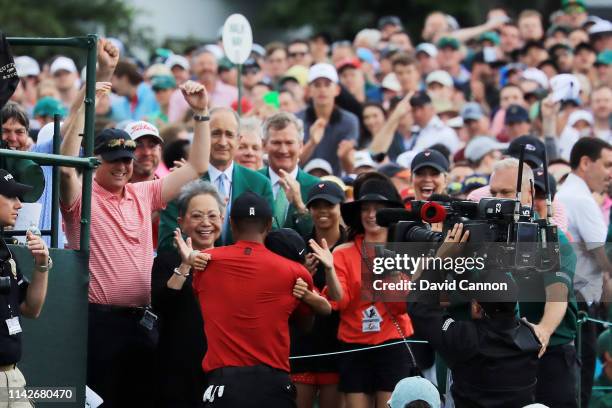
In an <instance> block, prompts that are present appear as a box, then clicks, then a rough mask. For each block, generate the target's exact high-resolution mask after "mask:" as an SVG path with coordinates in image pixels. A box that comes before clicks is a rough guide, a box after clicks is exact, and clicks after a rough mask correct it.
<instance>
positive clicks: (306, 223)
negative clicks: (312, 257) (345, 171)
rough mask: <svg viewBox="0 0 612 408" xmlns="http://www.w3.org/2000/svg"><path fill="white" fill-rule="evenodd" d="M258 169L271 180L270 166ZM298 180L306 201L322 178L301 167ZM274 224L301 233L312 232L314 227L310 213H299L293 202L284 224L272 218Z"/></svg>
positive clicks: (276, 226) (275, 226) (303, 198)
mask: <svg viewBox="0 0 612 408" xmlns="http://www.w3.org/2000/svg"><path fill="white" fill-rule="evenodd" d="M258 171H259V173H261V174H263V175H264V176H266V177H267V178H268V180H270V171H269V167H268V166H266V167H264V168H263V169H259V170H258ZM296 180H297V182H298V183H300V193H301V194H302V200H303V201H304V203H306V199H307V197H308V193H309V192H310V190H311V189H312V188H313V187H314V186H315V185H316V184H317V183H318V182H320V181H321V180H320V179H319V178H318V177H315V176H311V175H310V174H308V173H306V172H305V171H303V170H302V169H299V168H298V174H297V177H296ZM272 208H274V207H272ZM272 226H273V227H274V228H291V229H294V230H296V231H297V232H299V233H307V232H310V231H312V228H313V225H312V218H311V217H310V214H309V213H306V214H303V215H300V214H298V213H297V209H296V208H295V207H294V206H293V204H290V205H289V209H288V210H287V218H286V219H285V223H284V225H279V223H278V221H277V220H276V219H274V220H272Z"/></svg>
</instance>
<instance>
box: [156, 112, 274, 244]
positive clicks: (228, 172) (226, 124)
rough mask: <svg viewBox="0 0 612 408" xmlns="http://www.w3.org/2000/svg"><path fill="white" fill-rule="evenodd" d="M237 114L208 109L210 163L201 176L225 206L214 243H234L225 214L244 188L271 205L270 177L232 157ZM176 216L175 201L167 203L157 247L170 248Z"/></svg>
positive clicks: (236, 137)
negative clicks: (218, 195)
mask: <svg viewBox="0 0 612 408" xmlns="http://www.w3.org/2000/svg"><path fill="white" fill-rule="evenodd" d="M238 133H239V117H238V115H237V114H236V112H234V111H233V110H231V109H229V108H215V109H212V110H211V112H210V165H209V166H208V172H206V173H205V174H204V176H202V179H203V180H206V181H210V182H211V183H212V184H213V185H214V186H215V187H217V190H218V191H219V194H221V197H222V198H225V200H226V202H227V204H228V205H227V208H226V211H225V217H224V222H223V229H222V232H221V238H220V239H219V240H218V241H217V242H216V243H215V245H216V246H220V245H229V244H233V243H234V240H233V238H232V233H231V230H230V228H229V218H228V216H227V214H229V211H230V210H231V206H232V203H233V202H234V201H235V200H236V198H238V197H239V196H240V195H241V194H242V193H244V192H245V191H252V192H254V193H257V194H259V195H260V196H262V197H264V198H265V199H266V200H267V201H268V203H269V204H270V205H271V206H272V205H273V203H274V199H273V197H272V188H271V186H270V181H269V180H268V179H266V177H264V176H262V175H261V174H259V173H257V172H256V171H253V170H250V169H247V168H246V167H243V166H241V165H239V164H238V163H236V162H235V161H234V155H235V153H236V148H237V146H238ZM177 217H178V207H177V203H176V201H172V202H170V203H168V206H167V207H166V209H165V210H163V211H162V212H161V215H160V221H159V244H158V250H162V249H171V248H173V239H174V238H173V236H174V235H173V234H174V230H175V229H176V227H178V223H177Z"/></svg>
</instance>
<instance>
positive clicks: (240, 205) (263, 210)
mask: <svg viewBox="0 0 612 408" xmlns="http://www.w3.org/2000/svg"><path fill="white" fill-rule="evenodd" d="M230 217H232V218H271V217H272V209H271V208H270V204H268V202H267V201H266V200H265V199H264V198H263V197H262V196H260V195H258V194H255V193H253V192H252V191H246V192H244V193H242V194H240V196H238V198H236V200H235V201H234V202H233V203H232V210H231V212H230Z"/></svg>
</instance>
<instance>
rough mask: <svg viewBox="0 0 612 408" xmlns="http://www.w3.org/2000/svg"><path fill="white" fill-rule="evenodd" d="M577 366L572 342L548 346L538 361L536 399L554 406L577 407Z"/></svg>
mask: <svg viewBox="0 0 612 408" xmlns="http://www.w3.org/2000/svg"><path fill="white" fill-rule="evenodd" d="M577 367H578V366H577V360H576V347H574V345H573V344H563V345H559V346H552V347H548V348H547V349H546V353H544V355H543V356H542V358H541V359H540V360H539V362H538V383H537V386H536V401H538V402H539V403H542V404H544V405H546V406H549V407H555V408H575V407H577V406H578V395H577V390H576V369H577ZM583 406H584V407H586V406H587V405H583Z"/></svg>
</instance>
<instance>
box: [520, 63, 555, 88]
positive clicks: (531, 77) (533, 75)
mask: <svg viewBox="0 0 612 408" xmlns="http://www.w3.org/2000/svg"><path fill="white" fill-rule="evenodd" d="M521 78H523V79H525V80H527V81H533V82H535V83H536V84H538V85H539V86H540V88H542V89H548V77H547V76H546V74H545V73H544V71H542V70H541V69H537V68H527V69H526V70H524V71H523V73H522V74H521Z"/></svg>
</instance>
